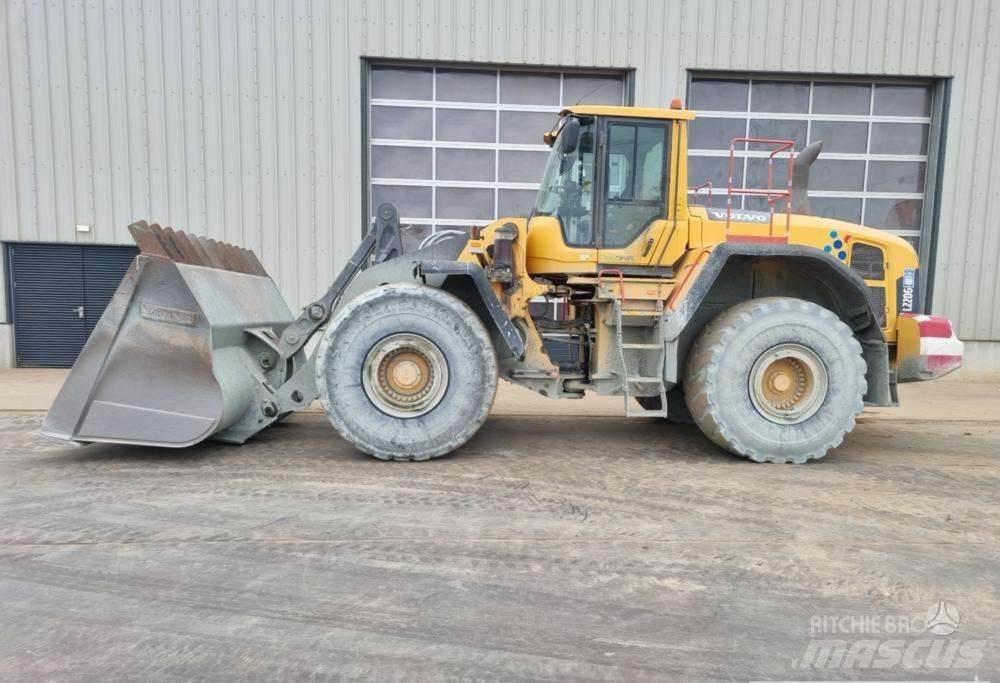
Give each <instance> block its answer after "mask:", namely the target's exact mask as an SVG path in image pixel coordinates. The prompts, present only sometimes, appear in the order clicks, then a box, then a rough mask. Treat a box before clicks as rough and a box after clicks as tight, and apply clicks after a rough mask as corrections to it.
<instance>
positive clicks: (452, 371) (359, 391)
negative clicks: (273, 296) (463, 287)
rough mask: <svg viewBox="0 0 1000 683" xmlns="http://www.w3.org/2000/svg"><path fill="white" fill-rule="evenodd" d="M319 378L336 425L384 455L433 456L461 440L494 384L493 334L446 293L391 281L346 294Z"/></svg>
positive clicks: (329, 332) (326, 341)
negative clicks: (350, 295)
mask: <svg viewBox="0 0 1000 683" xmlns="http://www.w3.org/2000/svg"><path fill="white" fill-rule="evenodd" d="M316 383H317V386H318V388H319V393H320V398H321V399H322V402H323V407H324V408H325V409H326V414H327V416H328V417H329V419H330V422H331V423H332V424H333V426H334V427H335V428H336V429H337V431H338V432H340V434H341V436H343V437H344V438H345V439H346V440H348V441H349V442H351V443H352V444H353V445H354V446H356V447H357V448H358V449H360V450H362V451H364V452H365V453H368V454H369V455H373V456H375V457H376V458H379V459H381V460H429V459H431V458H436V457H439V456H442V455H445V454H447V453H450V452H451V451H453V450H455V449H456V448H458V447H460V446H462V445H463V444H464V443H466V442H467V441H468V440H469V439H470V438H472V436H473V435H474V434H475V433H476V432H477V431H478V430H479V428H480V427H481V426H482V424H483V422H484V421H485V420H486V417H487V415H489V412H490V408H491V407H492V405H493V399H494V397H495V395H496V388H497V361H496V353H495V351H494V349H493V344H492V342H491V340H490V335H489V333H488V332H487V331H486V328H485V327H484V326H483V324H482V322H481V321H480V320H479V318H478V317H477V316H476V314H475V313H474V312H473V311H472V310H471V309H470V308H469V307H468V306H466V305H465V304H464V303H463V302H461V301H460V300H458V299H457V298H455V297H453V296H452V295H450V294H448V293H447V292H444V291H441V290H439V289H434V288H432V287H426V286H423V285H419V284H414V283H403V284H391V285H384V286H382V287H378V288H376V289H373V290H371V291H369V292H366V293H364V294H362V295H361V296H359V297H357V298H356V299H354V300H352V301H351V302H350V303H348V304H347V305H346V306H345V307H344V308H343V309H342V310H341V311H340V312H339V313H338V314H337V315H336V317H335V318H334V320H333V321H332V322H331V323H330V325H329V326H328V327H327V329H326V330H325V331H324V333H323V338H322V340H321V341H320V344H319V349H318V351H317V353H316Z"/></svg>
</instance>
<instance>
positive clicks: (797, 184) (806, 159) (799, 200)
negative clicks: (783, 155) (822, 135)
mask: <svg viewBox="0 0 1000 683" xmlns="http://www.w3.org/2000/svg"><path fill="white" fill-rule="evenodd" d="M822 149H823V141H822V140H817V141H816V142H814V143H812V144H811V145H806V146H805V147H804V148H802V151H801V152H799V153H798V154H796V155H795V161H794V162H793V164H792V165H793V170H792V213H797V214H802V215H809V213H810V211H809V168H810V167H811V166H812V165H813V162H814V161H816V157H818V156H819V153H820V151H821V150H822Z"/></svg>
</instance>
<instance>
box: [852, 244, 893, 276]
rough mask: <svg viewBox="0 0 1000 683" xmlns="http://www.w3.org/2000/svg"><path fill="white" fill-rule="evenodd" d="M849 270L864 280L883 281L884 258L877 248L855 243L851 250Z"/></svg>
mask: <svg viewBox="0 0 1000 683" xmlns="http://www.w3.org/2000/svg"><path fill="white" fill-rule="evenodd" d="M851 268H853V269H854V270H856V271H857V272H858V275H860V276H861V277H863V278H865V279H866V280H884V279H885V256H884V255H883V253H882V250H881V249H879V248H878V247H873V246H871V245H870V244H861V243H860V242H856V243H855V244H854V246H853V247H852V248H851Z"/></svg>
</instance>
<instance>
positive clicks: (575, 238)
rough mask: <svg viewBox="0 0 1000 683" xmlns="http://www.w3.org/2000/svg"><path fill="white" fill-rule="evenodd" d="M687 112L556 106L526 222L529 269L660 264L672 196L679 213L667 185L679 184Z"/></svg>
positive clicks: (673, 216) (673, 209)
mask: <svg viewBox="0 0 1000 683" xmlns="http://www.w3.org/2000/svg"><path fill="white" fill-rule="evenodd" d="M693 117H694V113H693V112H690V111H685V110H679V109H644V108H634V107H573V108H570V109H566V110H563V112H562V113H561V114H560V119H559V122H558V124H557V125H556V127H555V129H554V130H552V131H551V132H549V133H546V134H545V141H546V142H547V143H548V144H549V145H550V147H551V151H550V153H549V159H548V162H547V163H546V166H545V173H544V176H543V178H542V183H541V187H540V188H539V192H538V198H537V201H536V203H535V207H534V209H533V211H532V213H531V217H530V219H529V224H528V249H527V258H528V264H527V265H528V270H529V272H531V273H532V274H544V273H553V274H555V273H567V274H570V273H578V274H582V273H596V272H597V271H598V270H599V269H600V268H601V267H613V268H620V267H621V266H623V265H628V266H643V267H648V266H658V265H660V264H661V263H662V257H663V255H664V248H665V246H666V240H667V237H666V236H667V235H669V234H671V233H672V232H673V230H672V228H673V227H674V226H675V225H676V224H677V222H678V220H681V215H680V214H679V212H678V208H679V207H680V206H681V203H680V202H679V201H678V199H682V200H683V208H684V211H683V213H684V215H685V217H686V210H687V206H686V195H685V194H684V193H681V197H675V196H674V193H672V192H671V188H672V187H683V186H684V185H683V183H681V184H680V185H678V184H677V180H683V179H679V178H678V176H677V171H678V169H680V170H681V172H683V171H684V170H686V169H684V164H683V163H682V161H683V158H684V157H683V156H680V157H679V156H678V154H683V153H684V149H683V147H684V145H683V143H682V141H683V139H684V138H683V135H684V131H682V130H680V129H681V127H682V126H683V125H684V123H686V121H688V120H690V119H691V118H693ZM672 178H673V179H675V180H674V182H671V179H672ZM649 274H651V275H652V274H653V273H649Z"/></svg>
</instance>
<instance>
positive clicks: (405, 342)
mask: <svg viewBox="0 0 1000 683" xmlns="http://www.w3.org/2000/svg"><path fill="white" fill-rule="evenodd" d="M361 377H362V384H363V385H364V389H365V393H366V394H367V395H368V400H370V401H371V402H372V404H373V405H374V406H375V407H376V408H378V409H379V410H381V411H382V412H383V413H386V414H387V415H393V416H395V417H419V416H421V415H424V414H425V413H428V412H430V411H431V410H433V409H434V407H435V406H437V404H438V403H440V402H441V399H442V398H444V394H445V390H446V389H447V388H448V363H447V362H446V361H445V358H444V354H443V353H441V349H439V348H438V347H437V345H436V344H435V343H434V342H432V341H431V340H429V339H427V338H426V337H422V336H421V335H419V334H412V333H409V332H404V333H400V334H393V335H390V336H388V337H386V338H385V339H382V340H380V341H379V342H378V343H376V344H375V346H373V347H372V348H371V350H369V351H368V355H367V356H366V357H365V364H364V369H363V371H362V375H361Z"/></svg>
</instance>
